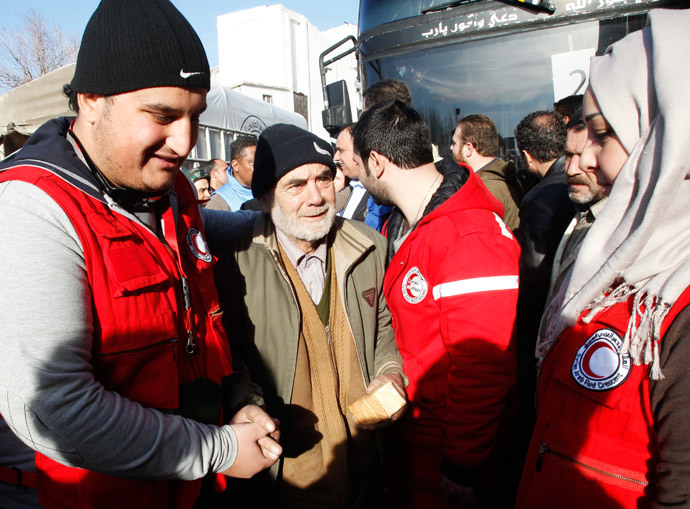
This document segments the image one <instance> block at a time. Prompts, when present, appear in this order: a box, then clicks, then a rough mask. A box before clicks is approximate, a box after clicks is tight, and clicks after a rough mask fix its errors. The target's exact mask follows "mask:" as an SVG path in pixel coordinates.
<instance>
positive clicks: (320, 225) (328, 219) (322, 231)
mask: <svg viewBox="0 0 690 509" xmlns="http://www.w3.org/2000/svg"><path fill="white" fill-rule="evenodd" d="M324 211H327V212H326V215H325V216H324V217H323V219H321V220H320V221H319V222H317V223H310V224H308V225H306V224H303V223H302V222H301V219H300V218H301V217H302V216H300V215H298V214H297V213H295V214H286V213H285V212H284V211H283V209H281V208H280V205H278V201H277V200H274V201H273V206H272V207H271V219H272V220H273V224H274V225H275V227H276V228H277V229H279V230H280V231H282V232H283V233H284V234H285V235H287V236H288V237H292V238H294V239H298V240H302V241H305V242H316V241H317V240H321V239H323V238H324V237H325V236H326V235H328V232H329V231H331V227H332V226H333V221H334V220H335V207H333V206H332V205H331V204H330V203H327V204H325V205H323V206H322V207H319V208H318V209H315V210H314V215H318V214H321V213H323V212H324Z"/></svg>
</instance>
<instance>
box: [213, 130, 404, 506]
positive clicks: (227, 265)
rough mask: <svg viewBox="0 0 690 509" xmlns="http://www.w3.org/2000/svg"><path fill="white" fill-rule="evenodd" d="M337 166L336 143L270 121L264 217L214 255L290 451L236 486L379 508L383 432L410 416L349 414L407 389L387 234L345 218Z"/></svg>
mask: <svg viewBox="0 0 690 509" xmlns="http://www.w3.org/2000/svg"><path fill="white" fill-rule="evenodd" d="M335 170H336V168H335V163H334V162H333V152H332V149H331V146H330V144H329V143H328V142H326V141H324V140H322V139H321V138H318V137H317V136H315V135H313V134H311V133H309V132H307V131H305V130H303V129H300V128H298V127H295V126H292V125H285V124H277V125H273V126H271V127H268V128H267V129H265V130H264V131H263V133H262V134H261V136H260V137H259V140H258V144H257V147H256V155H255V160H254V176H253V179H252V192H253V194H254V196H255V197H256V198H257V200H258V201H259V203H260V205H261V209H262V212H263V214H260V215H258V216H256V217H254V218H252V219H251V221H249V222H248V223H247V224H246V225H244V226H243V227H242V228H240V229H241V230H244V231H242V232H240V233H236V234H235V235H233V238H229V239H224V240H223V241H222V242H221V245H219V246H218V249H216V253H215V254H216V255H217V256H218V257H219V259H220V262H219V263H218V264H217V266H216V281H217V284H218V285H219V295H220V299H221V303H222V304H223V308H224V310H225V314H224V320H225V324H226V327H227V330H228V331H229V336H230V341H231V343H232V344H233V345H234V346H235V348H236V350H234V352H238V353H239V356H240V357H241V358H242V360H243V363H244V364H246V368H247V369H246V370H244V372H245V373H247V374H248V376H249V378H250V379H251V382H252V383H255V384H258V385H259V386H260V387H261V389H262V391H263V397H264V402H265V407H266V409H267V410H268V411H269V412H270V413H271V415H273V416H275V417H277V418H278V419H279V420H280V423H281V443H282V445H283V449H284V455H283V458H281V460H280V461H279V463H276V465H275V468H273V469H271V471H270V472H267V473H265V475H264V478H263V479H261V478H256V479H253V480H252V481H251V483H250V484H251V486H246V488H247V489H246V490H243V488H242V486H239V487H236V488H235V493H236V494H237V493H238V491H239V492H242V491H245V492H251V493H250V494H249V497H248V498H247V500H248V501H251V502H253V503H256V502H257V497H259V498H262V497H266V498H267V499H268V500H262V501H263V502H267V501H269V500H270V501H272V502H277V503H278V504H279V505H280V506H281V507H314V508H316V507H371V506H372V504H375V503H377V502H378V501H379V500H380V499H379V497H380V494H381V492H382V490H381V487H382V486H381V485H382V475H381V472H380V458H379V457H378V448H377V445H376V443H375V438H376V437H375V435H374V433H373V429H375V428H379V427H383V426H386V425H387V424H389V423H391V422H393V421H395V420H397V419H398V418H399V417H400V414H401V413H402V410H401V411H399V412H397V413H394V414H393V415H392V416H391V417H390V418H388V419H385V420H383V421H380V422H378V423H377V424H374V425H368V426H359V425H358V424H357V423H356V422H355V421H354V419H353V418H352V416H351V415H349V414H348V413H347V411H346V409H347V406H348V405H349V404H350V403H352V402H353V401H355V400H357V399H359V398H360V397H362V396H364V395H365V394H367V393H370V392H372V391H373V390H375V389H376V388H378V387H380V386H382V385H383V384H384V383H386V382H392V384H393V389H394V390H395V391H397V392H398V393H399V394H400V395H401V396H403V397H404V394H405V392H404V382H403V374H402V360H401V357H400V354H399V352H398V349H397V346H396V343H395V338H394V334H393V329H392V326H391V317H390V312H389V310H388V307H387V305H386V301H385V299H384V297H383V291H382V285H383V276H384V273H385V258H386V242H385V239H384V238H383V237H382V236H381V235H379V234H378V233H377V232H376V231H374V230H373V229H371V228H370V227H368V226H367V225H365V224H363V223H361V222H358V221H351V220H347V219H343V218H341V217H336V215H335V191H334V187H333V179H334V176H335ZM263 482H266V485H265V486H264V485H263ZM257 484H258V485H260V487H259V488H258V489H257ZM259 505H260V504H259Z"/></svg>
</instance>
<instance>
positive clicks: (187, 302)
mask: <svg viewBox="0 0 690 509" xmlns="http://www.w3.org/2000/svg"><path fill="white" fill-rule="evenodd" d="M180 281H182V297H183V298H184V308H185V309H190V308H191V307H192V294H191V293H190V291H189V280H188V279H187V278H186V277H181V278H180Z"/></svg>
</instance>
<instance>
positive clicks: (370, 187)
mask: <svg viewBox="0 0 690 509" xmlns="http://www.w3.org/2000/svg"><path fill="white" fill-rule="evenodd" d="M364 174H365V175H366V180H363V181H361V183H362V185H363V186H364V187H365V189H366V190H367V191H369V194H370V195H371V196H373V197H374V200H375V201H376V203H378V204H379V205H386V206H389V207H392V206H395V203H393V199H392V198H391V193H390V191H389V190H388V188H387V187H386V186H384V185H383V184H381V182H380V181H378V180H376V179H374V178H373V177H372V175H371V171H370V170H369V165H368V164H365V165H364Z"/></svg>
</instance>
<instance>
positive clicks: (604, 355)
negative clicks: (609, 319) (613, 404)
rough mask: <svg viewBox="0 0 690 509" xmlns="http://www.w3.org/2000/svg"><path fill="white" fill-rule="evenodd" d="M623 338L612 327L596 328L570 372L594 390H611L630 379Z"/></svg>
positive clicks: (578, 353)
mask: <svg viewBox="0 0 690 509" xmlns="http://www.w3.org/2000/svg"><path fill="white" fill-rule="evenodd" d="M622 346H623V339H622V338H621V337H620V336H619V335H618V334H617V333H616V332H614V331H612V330H611V329H601V330H598V331H596V332H595V333H594V334H592V336H590V338H589V339H588V340H587V341H585V344H584V345H582V346H581V347H580V348H579V350H578V351H577V353H576V354H575V360H574V361H573V367H572V368H571V373H572V375H573V378H574V379H575V381H576V382H577V383H578V385H580V386H582V387H584V388H585V389H589V390H591V391H608V390H611V389H614V388H616V387H618V386H619V385H621V384H622V383H623V382H625V381H626V380H627V379H628V376H629V375H630V370H631V368H632V360H631V359H630V355H629V354H627V353H626V354H625V355H622V354H621V347H622Z"/></svg>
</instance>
